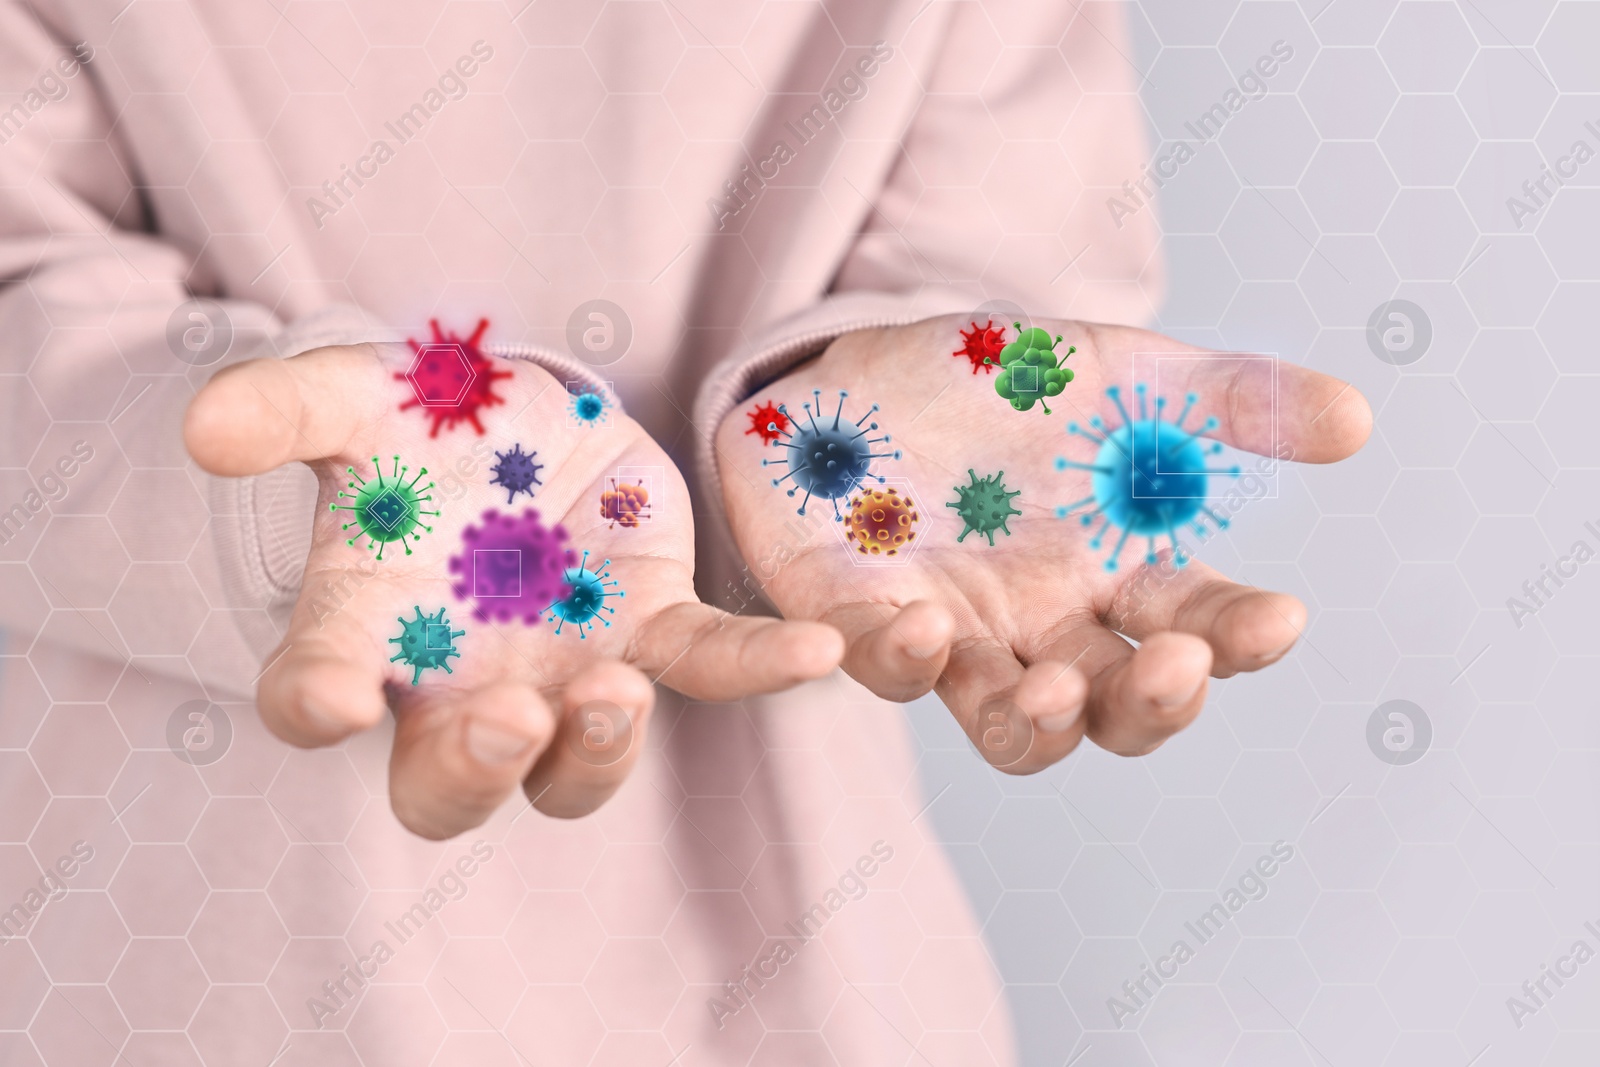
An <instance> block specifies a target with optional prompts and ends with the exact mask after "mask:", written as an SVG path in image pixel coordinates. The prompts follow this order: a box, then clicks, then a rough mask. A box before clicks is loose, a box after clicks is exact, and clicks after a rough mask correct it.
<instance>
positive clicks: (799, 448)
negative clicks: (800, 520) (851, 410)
mask: <svg viewBox="0 0 1600 1067" xmlns="http://www.w3.org/2000/svg"><path fill="white" fill-rule="evenodd" d="M849 395H850V394H849V393H847V392H845V391H844V390H843V389H841V390H839V406H838V408H837V409H836V410H835V411H834V413H833V421H832V422H831V423H830V422H827V421H823V422H821V423H818V422H817V416H818V415H821V414H822V391H821V390H820V389H813V390H812V391H811V396H812V398H813V400H814V402H815V408H813V406H812V404H806V405H805V409H806V421H805V422H803V423H802V422H800V421H799V420H797V419H796V418H795V417H794V416H793V415H791V414H789V409H788V408H786V407H784V406H783V405H781V404H780V405H779V406H778V410H779V411H780V412H782V413H783V415H784V417H785V418H787V419H788V420H789V429H788V430H782V429H779V428H778V425H777V424H776V423H772V424H770V425H769V426H768V429H769V430H772V431H774V432H776V433H777V434H778V435H779V436H780V437H781V438H782V440H781V441H779V442H778V444H779V445H780V446H781V447H782V448H783V450H784V458H783V459H781V460H774V459H764V460H762V461H761V465H762V466H763V467H770V466H774V465H776V464H778V463H783V464H785V465H786V466H787V467H788V468H789V473H787V474H785V475H784V476H783V477H782V478H774V479H772V484H773V485H782V484H783V483H784V482H786V481H789V480H790V479H791V478H792V479H794V485H792V486H790V487H789V495H790V496H794V495H795V493H796V492H798V491H800V490H802V489H804V490H805V493H806V498H805V499H804V500H802V501H801V502H800V509H799V510H800V514H802V515H804V514H805V513H806V505H807V504H809V503H811V498H812V497H813V496H820V497H822V498H823V499H824V500H830V501H832V502H833V517H834V518H835V519H837V520H838V521H840V522H843V521H844V515H843V514H842V513H841V512H840V511H839V501H840V500H842V499H843V498H844V497H847V496H849V495H850V494H851V493H853V492H855V491H856V489H857V488H858V487H859V486H860V485H861V483H862V482H864V481H866V480H867V479H869V478H877V480H878V483H879V484H880V485H881V484H883V482H884V481H885V480H886V479H884V478H883V477H881V476H878V475H874V474H873V473H872V461H873V460H875V459H899V458H900V452H899V450H898V449H897V450H895V451H893V452H874V451H873V450H872V446H873V445H880V444H888V443H889V435H888V434H884V435H883V436H882V437H868V436H867V435H868V434H869V433H871V432H872V431H873V430H876V429H877V428H878V424H877V423H875V422H874V423H869V424H868V425H867V426H866V428H864V429H863V428H862V425H861V424H862V423H864V422H866V421H867V420H868V419H870V418H871V417H872V415H873V413H874V412H876V411H877V410H878V405H876V404H874V405H872V407H871V408H869V409H868V410H867V413H866V414H865V415H863V416H861V418H859V419H857V420H856V421H855V422H849V421H846V420H844V419H843V415H844V402H845V398H846V397H848V396H849ZM824 420H826V416H824Z"/></svg>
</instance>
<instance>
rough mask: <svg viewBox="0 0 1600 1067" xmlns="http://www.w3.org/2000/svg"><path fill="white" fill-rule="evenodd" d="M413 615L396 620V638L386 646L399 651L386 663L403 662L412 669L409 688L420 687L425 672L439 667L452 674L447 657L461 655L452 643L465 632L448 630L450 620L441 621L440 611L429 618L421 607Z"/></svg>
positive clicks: (442, 610)
mask: <svg viewBox="0 0 1600 1067" xmlns="http://www.w3.org/2000/svg"><path fill="white" fill-rule="evenodd" d="M416 612H417V617H416V618H414V619H408V618H406V617H405V616H403V615H401V616H396V621H397V622H399V623H400V636H399V637H391V638H389V643H390V644H392V645H399V646H400V651H398V652H396V653H395V654H394V655H393V656H391V657H390V658H389V662H390V663H395V662H398V661H400V660H404V661H405V663H406V665H407V666H408V667H412V668H414V673H413V674H412V675H411V684H412V685H419V684H421V682H422V672H423V671H425V670H433V669H435V668H439V667H443V668H444V672H445V673H446V674H454V673H455V672H454V671H452V670H451V669H450V657H451V656H459V655H461V653H460V651H459V650H457V648H456V644H455V641H456V638H458V637H463V636H465V635H466V632H467V631H465V630H451V629H450V620H449V619H446V618H445V617H444V608H440V609H439V610H438V612H437V613H436V614H433V615H424V614H423V613H422V608H421V607H418V608H416Z"/></svg>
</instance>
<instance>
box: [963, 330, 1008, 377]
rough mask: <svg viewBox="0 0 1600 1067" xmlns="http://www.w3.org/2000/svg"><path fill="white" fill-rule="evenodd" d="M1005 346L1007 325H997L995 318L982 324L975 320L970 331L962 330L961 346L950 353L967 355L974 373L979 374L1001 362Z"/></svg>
mask: <svg viewBox="0 0 1600 1067" xmlns="http://www.w3.org/2000/svg"><path fill="white" fill-rule="evenodd" d="M1005 346H1006V329H1005V327H1004V326H996V325H995V324H994V320H993V319H990V320H988V321H986V322H985V323H984V324H983V325H982V326H979V325H978V324H977V323H976V322H974V323H973V324H972V331H971V332H970V333H969V332H968V331H966V330H962V331H961V347H960V348H958V349H956V350H955V351H954V352H952V353H950V354H951V355H952V356H965V357H966V358H967V360H968V361H969V362H971V364H972V373H973V374H977V373H978V371H980V370H982V371H984V372H985V373H987V372H988V371H989V370H990V368H992V367H994V366H995V365H997V364H998V363H999V362H1000V353H1001V351H1002V350H1003V349H1004V348H1005Z"/></svg>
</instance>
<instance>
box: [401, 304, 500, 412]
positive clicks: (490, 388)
mask: <svg viewBox="0 0 1600 1067" xmlns="http://www.w3.org/2000/svg"><path fill="white" fill-rule="evenodd" d="M428 325H429V326H430V327H432V329H433V340H432V341H430V342H426V343H423V342H419V341H412V340H410V339H409V338H408V339H407V344H409V345H410V346H411V350H412V351H413V352H414V353H416V356H415V358H414V359H412V361H411V366H410V367H409V368H408V369H406V370H405V371H401V372H396V374H395V377H396V378H397V379H399V380H401V381H404V382H407V383H409V384H410V386H411V393H412V395H411V399H410V400H407V401H406V402H405V403H404V404H401V405H400V410H401V411H406V410H408V409H410V408H415V407H420V408H422V409H423V413H424V414H425V415H427V416H428V417H429V418H430V419H432V420H433V428H432V429H431V430H430V431H429V432H428V436H429V437H438V436H439V430H440V428H441V427H443V428H445V429H450V430H453V429H455V428H456V427H457V426H458V425H460V424H461V423H463V422H465V423H470V424H471V426H472V428H473V429H474V430H477V431H478V434H479V435H480V436H481V435H482V434H483V432H484V430H483V422H482V421H481V420H480V419H479V418H478V415H479V413H480V412H482V410H483V409H484V408H491V407H494V406H495V405H496V404H504V403H505V402H506V401H505V398H504V397H502V396H500V395H499V394H497V393H496V392H495V391H494V383H495V382H496V381H499V380H501V379H504V378H510V377H512V374H511V372H510V371H509V370H496V369H495V366H494V364H493V363H491V362H490V361H489V359H488V357H486V356H485V355H484V354H483V350H482V349H480V348H479V347H478V342H480V341H482V340H483V335H484V331H486V330H488V328H489V320H488V319H479V320H478V328H477V329H475V330H474V331H473V332H472V336H471V337H465V338H464V337H461V336H460V335H459V334H455V333H449V334H447V333H445V332H444V331H443V330H441V329H439V320H438V319H431V320H429V322H428Z"/></svg>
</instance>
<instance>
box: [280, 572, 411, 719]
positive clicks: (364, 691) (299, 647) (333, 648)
mask: <svg viewBox="0 0 1600 1067" xmlns="http://www.w3.org/2000/svg"><path fill="white" fill-rule="evenodd" d="M310 584H311V580H310V576H309V575H308V576H307V586H308V587H309V586H310ZM387 659H388V655H387V653H386V652H385V651H384V650H383V649H382V648H381V647H380V646H379V645H378V644H377V643H376V642H375V641H374V640H373V638H372V635H371V634H370V633H369V632H368V629H367V627H366V625H365V624H364V623H363V622H361V621H360V620H359V619H358V618H357V613H355V612H351V611H339V612H331V613H329V612H325V611H322V610H320V609H319V608H318V607H316V606H315V605H307V604H306V602H305V601H302V602H301V604H300V606H299V607H298V608H296V611H295V615H294V618H293V619H292V620H291V622H290V625H289V631H288V633H287V634H286V635H285V637H284V642H283V644H282V645H280V646H278V651H276V652H275V653H273V655H272V657H270V658H269V659H268V660H267V667H266V669H265V670H264V671H263V672H262V675H261V678H260V679H259V680H258V681H257V683H256V707H257V709H258V710H259V712H260V714H261V720H262V722H264V723H265V724H266V727H267V729H269V730H271V731H272V732H273V734H275V735H276V736H277V737H279V738H280V739H282V740H283V741H286V742H288V743H289V744H291V745H297V746H299V747H301V748H313V747H318V746H322V745H332V744H337V743H338V742H339V741H342V740H344V739H345V738H346V737H348V736H350V735H351V734H353V733H357V732H358V731H361V730H365V729H368V728H370V727H372V726H375V725H376V724H377V723H378V722H379V721H380V720H381V719H382V718H383V716H384V715H385V714H387V712H388V705H387V704H386V703H385V701H384V696H383V681H384V677H385V666H386V660H387Z"/></svg>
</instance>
